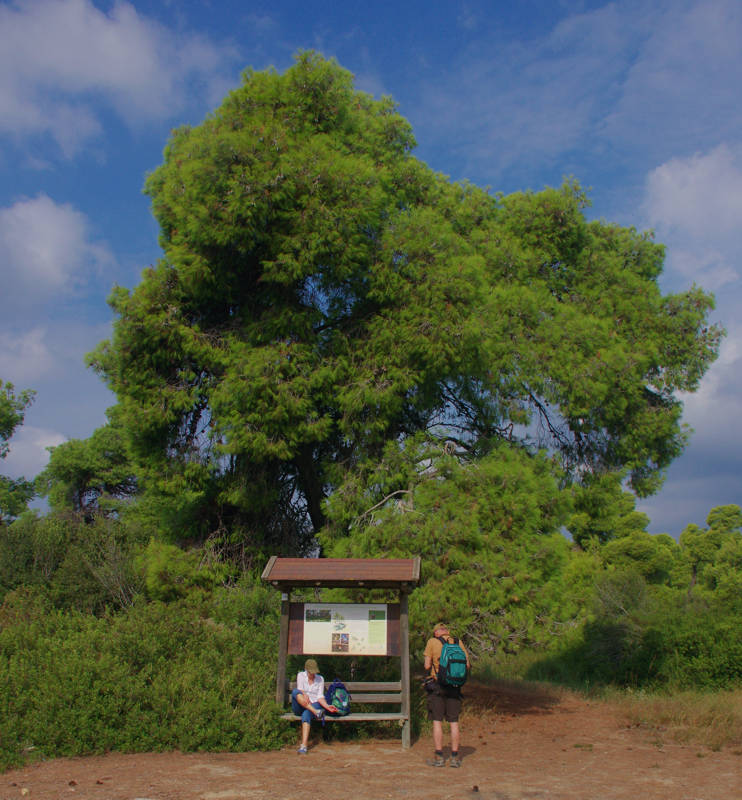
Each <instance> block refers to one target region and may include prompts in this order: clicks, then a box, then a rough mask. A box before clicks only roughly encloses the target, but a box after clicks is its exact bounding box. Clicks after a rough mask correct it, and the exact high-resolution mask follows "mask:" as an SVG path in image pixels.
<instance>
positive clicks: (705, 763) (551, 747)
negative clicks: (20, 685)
mask: <svg viewBox="0 0 742 800" xmlns="http://www.w3.org/2000/svg"><path fill="white" fill-rule="evenodd" d="M465 705H468V708H469V712H468V713H467V714H465V716H463V717H462V722H461V726H462V738H463V744H464V747H462V755H463V765H462V767H461V768H460V769H450V768H449V767H448V766H446V767H444V768H437V769H434V768H433V767H430V766H428V765H427V763H426V762H427V759H428V758H429V757H430V756H431V754H432V752H431V750H432V748H431V743H430V739H429V738H428V737H422V738H420V739H419V740H417V741H415V742H414V743H413V747H412V748H411V749H410V750H407V751H403V750H402V749H401V745H400V743H399V742H398V741H394V740H383V741H362V742H357V743H356V742H337V741H323V739H322V736H321V733H320V732H319V731H318V732H317V733H316V734H315V738H314V739H313V742H312V746H311V748H310V751H309V754H308V755H306V756H299V755H297V753H296V750H295V748H293V747H292V748H287V749H285V750H282V751H277V752H269V753H206V754H204V753H196V754H193V753H191V754H182V753H151V754H144V755H142V754H137V755H124V754H119V753H112V754H109V755H105V756H95V757H88V758H73V759H59V760H55V761H48V762H42V763H38V764H35V765H33V766H30V767H27V768H25V769H22V770H14V771H11V772H6V773H5V774H3V775H0V799H1V800H6V798H8V800H10V798H13V799H14V800H15V798H23V797H27V798H28V800H59V798H70V799H71V800H72V798H75V799H76V800H77V799H78V798H80V799H82V798H85V799H87V798H91V799H94V800H137V799H139V800H247V798H249V799H250V800H268V799H270V800H274V799H275V800H277V799H278V798H282V799H283V798H286V799H287V800H288V799H291V798H296V799H297V800H340V799H341V798H342V799H343V800H345V798H354V799H355V800H366V799H367V798H368V800H383V799H384V798H402V797H405V798H413V800H414V798H434V799H435V800H438V798H440V799H441V800H443V798H446V799H448V798H450V799H451V800H455V799H457V798H482V800H525V799H526V798H527V799H528V800H624V799H625V800H629V799H630V800H635V798H636V799H638V800H741V799H742V751H741V750H739V749H731V750H726V751H721V752H712V751H711V750H708V749H707V748H704V747H700V746H698V745H678V744H673V743H671V742H670V741H669V739H668V737H666V736H664V735H663V733H662V732H657V731H649V730H645V729H642V728H640V727H628V726H627V723H626V721H625V720H623V719H622V718H621V715H620V713H619V712H618V711H617V710H616V709H615V708H613V707H611V706H610V705H607V704H605V703H598V702H588V701H585V700H584V699H581V698H578V697H576V696H573V695H570V694H565V695H563V696H559V697H557V696H554V695H550V694H548V693H538V692H535V693H534V692H533V691H532V690H528V691H527V690H524V689H521V688H517V687H516V688H513V687H505V686H501V687H498V688H495V689H492V688H486V689H485V688H484V687H479V686H476V685H473V686H470V687H467V691H466V701H465ZM663 739H664V741H663Z"/></svg>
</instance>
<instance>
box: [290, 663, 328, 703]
mask: <svg viewBox="0 0 742 800" xmlns="http://www.w3.org/2000/svg"><path fill="white" fill-rule="evenodd" d="M296 688H297V689H298V690H299V691H300V692H304V694H305V695H306V696H307V697H308V698H309V702H310V703H316V702H318V701H319V699H320V697H322V696H324V693H325V679H324V678H323V677H322V676H321V675H315V676H314V681H313V682H312V683H310V682H309V676H308V675H307V673H306V670H305V671H304V672H299V673H298V674H297V676H296Z"/></svg>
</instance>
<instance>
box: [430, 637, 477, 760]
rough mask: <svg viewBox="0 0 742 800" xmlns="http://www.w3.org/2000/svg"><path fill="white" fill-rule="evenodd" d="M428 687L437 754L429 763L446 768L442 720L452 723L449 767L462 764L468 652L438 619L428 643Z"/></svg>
mask: <svg viewBox="0 0 742 800" xmlns="http://www.w3.org/2000/svg"><path fill="white" fill-rule="evenodd" d="M424 655H425V671H426V672H427V673H428V677H427V678H426V680H425V689H426V691H427V693H428V718H429V719H431V720H432V721H433V745H434V746H435V755H434V756H433V758H432V760H431V761H429V762H428V763H429V764H430V765H431V766H433V767H443V766H445V764H446V759H445V758H444V757H443V719H444V718H445V719H446V720H448V722H449V723H450V725H451V760H450V761H449V766H451V767H460V766H461V758H460V757H459V745H460V738H461V737H460V731H459V714H460V713H461V687H462V686H463V685H464V682H465V681H466V679H467V677H468V675H469V654H468V653H467V651H466V648H465V647H464V645H462V644H461V642H459V640H458V639H457V638H456V637H455V636H451V633H450V631H449V630H448V625H446V624H445V623H443V622H439V623H438V624H437V625H436V626H435V628H434V629H433V637H432V638H431V639H428V643H427V644H426V645H425V654H424Z"/></svg>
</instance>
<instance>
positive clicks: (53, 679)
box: [0, 582, 293, 768]
mask: <svg viewBox="0 0 742 800" xmlns="http://www.w3.org/2000/svg"><path fill="white" fill-rule="evenodd" d="M277 641H278V597H277V595H276V593H270V592H269V591H268V590H267V589H266V588H265V587H262V586H254V585H252V584H251V583H250V582H246V583H244V584H241V585H238V586H236V587H232V588H229V589H227V588H222V589H220V590H218V591H216V592H215V593H214V595H213V596H212V597H211V598H209V599H208V600H206V599H203V598H195V599H194V598H187V599H184V600H179V601H177V602H174V603H171V604H169V605H166V604H164V603H161V602H153V603H149V604H144V603H138V604H135V605H134V606H133V607H131V608H130V609H128V610H127V611H125V612H121V613H119V614H111V613H108V614H105V615H104V616H102V617H93V616H89V615H85V614H82V613H79V612H77V611H73V610H68V611H61V610H58V609H51V610H50V609H48V608H46V607H45V606H44V605H43V602H41V601H40V600H39V599H38V598H35V597H33V596H32V594H30V593H29V592H20V593H15V594H13V593H11V594H10V595H8V597H7V598H6V602H5V604H4V605H3V607H2V609H1V610H0V670H2V674H3V680H2V682H1V683H0V768H7V767H9V766H11V765H17V764H20V763H22V762H23V761H24V760H25V759H26V758H27V754H28V752H29V750H28V748H30V747H33V748H34V749H33V753H34V755H36V756H38V757H44V758H52V757H57V756H73V755H83V754H87V753H100V752H104V751H107V750H120V751H129V752H143V751H162V750H170V749H179V750H182V751H192V750H222V751H243V750H258V749H270V748H272V747H276V746H279V745H281V744H282V743H284V742H286V741H287V740H288V739H289V738H290V737H292V736H293V731H292V730H291V728H290V727H289V726H286V725H285V724H284V723H281V722H280V720H279V715H278V713H277V708H276V707H275V703H274V688H275V683H274V680H275V651H276V644H277Z"/></svg>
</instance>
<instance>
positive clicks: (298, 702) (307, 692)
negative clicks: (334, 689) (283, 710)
mask: <svg viewBox="0 0 742 800" xmlns="http://www.w3.org/2000/svg"><path fill="white" fill-rule="evenodd" d="M291 708H292V709H293V712H294V714H296V716H297V717H301V745H300V746H299V751H298V752H299V755H302V756H303V755H306V754H307V745H308V744H309V728H310V726H311V724H312V720H315V719H317V720H320V721H322V720H323V719H324V717H325V712H326V711H327V712H329V713H330V714H334V713H336V709H335V707H334V706H332V705H330V704H329V703H328V702H327V700H325V679H324V678H323V677H322V676H321V675H320V674H319V667H318V666H317V662H316V661H315V660H314V659H313V658H308V659H307V660H306V662H305V663H304V671H303V672H299V673H297V675H296V689H294V690H293V691H292V692H291Z"/></svg>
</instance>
